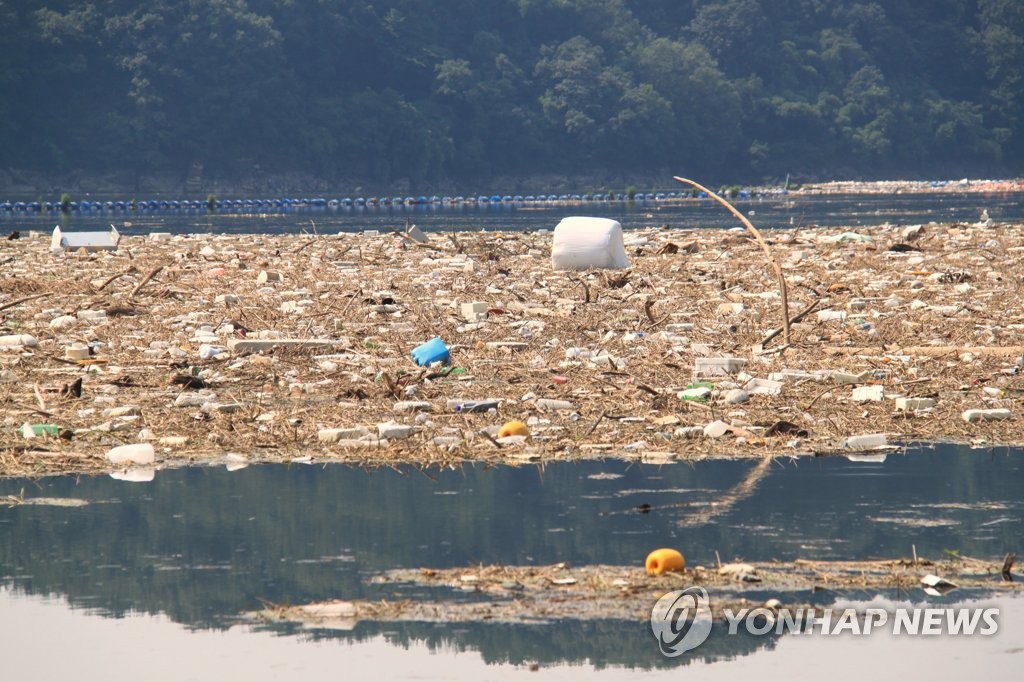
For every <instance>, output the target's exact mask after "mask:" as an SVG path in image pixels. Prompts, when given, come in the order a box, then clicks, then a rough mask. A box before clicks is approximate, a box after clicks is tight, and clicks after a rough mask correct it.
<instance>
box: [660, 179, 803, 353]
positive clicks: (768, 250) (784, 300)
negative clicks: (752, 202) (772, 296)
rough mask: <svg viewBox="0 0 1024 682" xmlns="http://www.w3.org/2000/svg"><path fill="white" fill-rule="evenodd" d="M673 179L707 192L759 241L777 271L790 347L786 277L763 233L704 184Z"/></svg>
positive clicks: (784, 332) (785, 338)
mask: <svg viewBox="0 0 1024 682" xmlns="http://www.w3.org/2000/svg"><path fill="white" fill-rule="evenodd" d="M672 179H673V180H678V181H679V182H682V183H684V184H688V185H692V186H694V187H696V188H697V189H699V190H700V191H702V192H705V193H706V194H707V195H708V196H709V197H711V198H713V199H714V200H715V201H717V202H718V203H720V204H721V205H722V206H725V208H726V209H728V210H729V212H730V213H732V214H733V215H734V216H735V217H736V219H737V220H739V221H740V222H741V223H743V225H744V227H746V228H747V231H749V232H750V234H751V235H753V237H754V239H755V240H757V243H758V244H759V245H760V246H761V250H762V251H764V255H765V258H767V259H768V262H769V263H771V264H772V268H773V269H774V270H775V277H776V278H777V279H778V281H779V292H780V293H781V294H782V330H783V337H782V338H783V339H784V341H785V343H786V344H787V345H788V344H789V342H790V338H789V290H788V289H787V287H786V277H785V276H784V275H783V274H782V268H781V267H780V266H779V262H778V261H777V260H776V259H775V256H774V254H773V253H772V250H771V248H769V246H768V243H767V242H766V241H765V240H764V238H763V237H762V236H761V233H760V232H758V230H757V228H756V227H754V225H753V224H752V223H751V222H750V221H749V220H747V217H746V216H745V215H743V214H742V213H740V212H739V211H738V210H736V207H735V206H733V205H732V204H730V203H729V202H728V201H726V200H725V199H724V198H722V197H720V196H718V195H717V194H715V193H714V192H712V191H711V190H710V189H708V188H707V187H705V186H704V185H702V184H700V183H698V182H694V181H693V180H689V179H687V178H681V177H679V176H678V175H674V176H672Z"/></svg>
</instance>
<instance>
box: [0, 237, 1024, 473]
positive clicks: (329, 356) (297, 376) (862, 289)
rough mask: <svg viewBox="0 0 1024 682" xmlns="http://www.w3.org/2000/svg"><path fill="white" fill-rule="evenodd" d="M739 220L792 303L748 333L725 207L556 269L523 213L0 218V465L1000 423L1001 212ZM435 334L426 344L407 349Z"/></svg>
mask: <svg viewBox="0 0 1024 682" xmlns="http://www.w3.org/2000/svg"><path fill="white" fill-rule="evenodd" d="M910 228H915V229H910ZM760 234H761V235H763V241H764V244H765V246H770V253H771V256H772V258H771V260H772V261H773V262H776V263H777V264H778V266H779V268H780V272H784V273H785V277H784V281H785V282H786V283H787V284H786V286H787V287H788V290H789V292H788V296H789V299H791V302H792V304H793V309H794V310H799V311H800V312H799V313H797V314H796V315H792V316H788V315H787V318H788V319H786V320H785V321H786V322H788V326H789V337H790V338H789V342H788V343H783V345H781V346H775V347H773V348H770V349H766V345H767V344H768V343H769V342H770V341H772V340H773V339H775V337H776V336H777V335H778V334H780V333H782V328H783V327H784V326H785V325H780V320H779V310H780V302H781V298H782V295H783V294H782V292H781V291H780V280H779V277H777V276H776V273H775V272H774V271H773V268H772V266H771V265H770V264H766V262H765V259H766V256H765V252H764V250H763V249H762V246H761V245H759V244H758V243H757V241H755V240H751V239H749V238H748V237H747V235H746V233H745V231H744V229H743V228H737V229H736V230H712V229H706V230H676V229H670V228H662V227H650V228H645V229H640V230H635V231H630V232H629V233H627V234H626V248H627V251H628V253H629V257H630V268H629V270H628V271H623V272H616V273H607V272H603V271H590V272H582V273H579V274H574V275H573V276H570V277H567V276H566V275H565V273H563V272H555V271H553V270H552V267H551V261H550V253H551V243H552V236H551V233H550V232H536V233H514V232H505V233H493V232H492V233H482V232H481V233H471V232H465V233H460V234H459V235H458V237H456V236H455V235H452V234H425V235H424V238H425V239H426V240H427V242H425V243H420V242H414V241H410V240H409V239H407V238H406V235H404V234H402V233H396V234H367V235H362V234H339V235H324V234H320V235H318V236H317V237H316V239H308V237H306V236H303V235H266V234H264V235H210V234H193V235H180V236H174V237H173V238H170V239H166V238H161V239H160V240H151V239H149V238H147V236H146V235H132V234H124V235H123V236H122V238H121V240H120V242H119V244H118V247H117V249H116V250H111V251H101V252H92V253H86V252H65V253H63V254H61V255H53V254H52V253H51V252H50V250H49V248H48V245H49V244H48V238H47V235H44V234H38V233H37V234H29V235H24V238H22V239H18V240H11V241H4V242H2V243H0V261H4V262H5V263H6V265H5V267H4V269H3V273H2V275H0V283H2V284H0V292H2V293H0V406H2V412H3V417H2V421H0V473H2V474H3V475H12V476H25V475H42V474H47V473H58V472H83V473H91V472H103V471H107V472H109V471H112V470H114V467H113V465H112V464H111V463H110V462H109V461H107V460H106V459H105V458H104V453H106V452H107V451H109V450H110V449H111V448H113V447H115V446H118V445H124V444H130V443H138V442H150V443H152V444H153V445H154V447H155V451H156V466H157V467H162V466H173V465H176V464H186V463H193V462H196V463H221V462H223V461H224V457H225V456H226V455H228V454H229V453H236V454H239V453H240V454H241V455H242V456H244V457H245V458H246V461H247V462H287V461H293V460H296V461H314V462H326V461H350V462H366V463H379V464H395V463H402V462H413V463H417V464H422V465H432V464H455V463H459V462H465V461H475V460H486V461H500V462H509V463H519V462H531V461H547V460H555V459H578V458H587V457H621V458H626V459H635V460H640V461H656V462H664V463H667V462H672V461H677V460H690V459H696V458H703V457H720V456H734V457H735V456H750V457H775V456H783V455H796V454H804V453H849V452H855V451H863V450H870V449H875V448H881V449H885V448H892V447H894V446H898V445H900V444H901V443H905V442H908V441H938V440H948V441H955V442H962V443H970V444H974V445H995V444H1021V443H1022V442H1024V437H1022V436H1021V433H1022V432H1021V430H1020V428H1019V425H1018V421H1017V419H1018V414H1019V412H1020V404H1021V395H1022V390H1024V385H1022V382H1021V377H1020V370H1021V368H1022V367H1024V350H1022V349H1024V312H1022V311H1021V310H1020V309H1019V307H1018V306H1016V305H1015V304H1014V302H1016V301H1019V300H1021V298H1022V297H1021V294H1022V291H1021V289H1022V277H1021V275H1020V274H1019V273H1020V272H1021V264H1022V261H1024V226H1022V225H1010V224H1004V225H996V226H987V225H981V224H977V225H968V224H929V225H924V226H909V227H908V226H900V225H893V226H882V227H877V228H871V229H870V230H862V231H855V230H852V229H850V228H830V229H823V228H814V227H805V228H803V229H801V230H799V231H796V232H795V231H785V232H782V231H773V230H762V232H761V233H760ZM908 236H912V237H913V239H912V242H913V247H914V248H913V249H906V248H902V247H900V248H893V247H898V246H899V245H901V244H907V243H908ZM670 245H685V247H677V248H672V247H671V246H670ZM261 273H263V275H265V276H261ZM463 304H471V305H470V306H469V307H468V308H466V309H468V310H471V311H472V315H471V319H470V318H469V317H467V316H466V315H465V314H464V312H463ZM435 337H437V338H440V339H442V340H443V342H444V344H445V345H446V347H447V348H448V349H449V351H450V354H451V364H450V365H447V366H418V365H417V364H416V363H415V362H414V361H413V357H412V354H411V353H412V351H413V349H415V348H417V347H419V346H420V345H422V344H424V343H426V342H427V341H429V340H431V339H433V338H435ZM69 387H71V388H70V389H69ZM875 387H877V388H875ZM695 388H707V389H708V390H707V391H704V390H697V391H694V390H693V389H695ZM865 388H869V389H870V390H866V391H865V390H860V391H858V390H857V389H865ZM865 397H867V398H870V399H866V400H865V399H863V398H865ZM901 399H902V400H901ZM472 401H477V402H476V403H474V404H478V405H480V406H481V407H480V408H479V409H472V410H462V409H460V408H459V407H458V405H462V404H464V403H465V404H468V402H472ZM480 401H484V402H480ZM551 401H555V402H551ZM897 401H900V402H899V403H897ZM410 402H411V403H414V404H417V405H418V406H417V407H416V408H415V409H412V410H410V409H409V408H407V407H404V406H402V405H400V404H402V403H410ZM551 405H560V406H561V405H567V406H568V408H567V409H561V408H559V409H550V406H551ZM126 407H130V408H132V409H129V410H121V409H120V408H126ZM978 410H988V411H991V410H997V411H999V412H986V413H985V414H999V415H1001V416H1000V418H999V419H966V418H962V415H964V414H965V413H968V411H978ZM971 414H972V415H974V414H980V413H979V412H971ZM1003 415H1006V416H1003ZM510 420H518V421H521V422H523V423H524V424H525V425H526V426H527V428H528V431H529V436H527V437H524V436H515V437H512V438H514V440H508V439H507V438H499V437H498V434H499V431H500V428H501V426H502V425H503V424H505V423H506V422H508V421H510ZM392 422H393V423H394V425H392V426H390V427H387V428H384V429H383V430H382V428H379V426H380V425H385V424H389V423H392ZM780 424H785V425H787V426H786V427H785V428H781V427H779V426H778V425H780ZM26 425H28V428H27V429H26ZM398 427H409V429H404V428H398ZM712 427H713V428H712ZM354 429H363V432H354V431H352V430H354ZM331 430H335V431H334V432H333V433H334V436H332V437H331V438H326V437H321V434H322V433H324V432H327V433H332V431H331ZM36 431H38V432H39V433H38V434H37V433H36ZM340 432H345V433H346V434H347V435H345V437H343V438H342V437H335V436H337V434H338V433H340ZM348 432H352V433H348ZM385 432H386V433H387V434H392V435H386V436H382V435H381V434H382V433H385ZM356 433H362V434H363V435H354V434H356ZM28 434H31V435H28ZM394 434H402V435H401V437H394ZM343 435H344V434H343ZM496 446H497V447H496Z"/></svg>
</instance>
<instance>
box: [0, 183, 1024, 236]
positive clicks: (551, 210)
mask: <svg viewBox="0 0 1024 682" xmlns="http://www.w3.org/2000/svg"><path fill="white" fill-rule="evenodd" d="M1022 200H1024V194H1022V193H1020V192H1005V193H995V194H982V193H952V192H951V193H930V194H886V195H877V194H846V195H818V196H802V195H797V194H788V195H777V196H765V197H754V198H749V199H736V200H735V202H734V203H735V205H736V207H737V208H738V209H740V210H741V211H743V212H744V213H745V214H746V215H747V216H748V217H749V218H750V220H751V222H753V224H754V225H755V226H756V227H758V228H763V229H769V228H788V227H807V226H810V225H822V226H852V227H871V226H876V225H883V224H886V223H890V224H917V223H926V222H955V221H958V222H966V223H972V222H975V221H977V220H978V218H979V216H980V214H981V210H982V209H986V210H987V211H988V213H989V215H990V216H991V217H992V219H993V220H995V221H997V222H1015V221H1016V222H1021V221H1024V201H1022ZM256 211H257V212H254V211H252V210H251V209H250V210H248V211H243V210H242V209H221V210H218V211H217V212H216V213H212V214H211V213H208V212H207V211H206V210H205V209H201V210H200V209H189V210H161V211H149V210H140V211H126V210H120V211H119V210H112V211H107V210H97V211H84V212H83V211H76V212H72V213H70V214H67V215H60V214H56V215H55V214H53V213H47V212H41V213H25V212H0V228H2V229H5V230H14V229H17V230H52V229H53V227H54V225H55V224H56V223H61V226H62V229H65V230H100V229H108V228H109V226H110V225H111V224H113V225H115V226H116V227H117V228H118V230H120V231H121V232H122V233H124V234H145V233H148V232H175V233H193V232H216V233H299V232H313V231H314V230H315V231H317V232H318V233H336V232H359V231H362V230H380V231H387V230H395V229H400V228H403V227H404V226H405V224H406V222H407V221H408V222H411V223H415V224H416V225H418V226H419V227H420V228H422V229H424V230H427V231H438V230H444V231H448V230H492V231H493V230H536V229H551V228H553V227H554V226H555V225H557V224H558V221H559V220H561V219H562V218H564V217H566V216H570V215H590V216H604V217H609V218H614V219H615V220H618V221H619V222H620V223H621V224H622V226H623V228H625V229H631V228H639V227H660V226H662V225H668V226H669V227H673V228H698V227H736V226H738V222H737V221H736V220H735V219H734V218H733V217H732V216H731V215H730V214H729V213H728V212H727V211H725V210H724V209H723V208H722V207H721V206H720V205H719V204H717V203H716V202H714V201H713V200H711V199H703V200H697V199H692V200H686V201H639V202H615V201H612V202H608V201H603V202H597V201H590V202H573V203H559V204H551V203H543V204H529V203H500V204H461V205H456V206H439V205H415V206H380V207H365V206H364V207H348V208H345V207H339V208H319V209H317V208H303V209H292V210H281V209H277V208H274V209H271V208H264V209H257V210H256Z"/></svg>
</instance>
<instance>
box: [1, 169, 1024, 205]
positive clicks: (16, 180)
mask: <svg viewBox="0 0 1024 682" xmlns="http://www.w3.org/2000/svg"><path fill="white" fill-rule="evenodd" d="M694 179H696V180H698V181H700V182H702V183H703V184H705V185H707V186H708V187H710V188H712V189H716V190H717V189H719V188H721V187H730V188H742V189H744V190H748V191H751V192H755V193H764V194H773V193H778V192H781V191H784V190H785V183H784V182H782V181H780V182H779V183H778V184H768V185H766V184H757V183H752V184H737V183H735V182H731V181H726V182H714V181H711V180H709V179H707V178H701V177H699V175H696V176H695V177H694ZM630 188H633V189H635V191H637V192H644V193H648V192H673V191H674V192H682V191H688V189H689V188H687V187H685V186H683V185H681V184H679V183H677V182H674V181H673V180H672V176H671V174H670V173H667V172H666V173H665V174H664V175H662V174H660V173H659V174H657V175H652V176H645V177H638V178H624V177H616V178H610V177H597V176H595V177H585V176H580V177H570V176H561V175H550V176H548V175H543V176H536V175H534V176H528V177H523V178H512V177H500V178H494V179H493V180H492V181H490V182H486V183H482V185H481V186H477V187H471V188H467V187H460V186H456V185H454V184H451V183H441V184H438V185H426V186H422V187H413V183H410V182H409V181H408V180H398V181H396V182H395V183H393V184H392V185H390V186H387V187H368V186H363V185H362V184H361V183H359V182H358V181H357V180H355V179H352V178H346V179H338V180H326V179H324V178H318V177H314V176H309V175H305V174H294V175H291V174H283V175H279V176H272V177H259V178H239V179H234V180H220V179H204V180H201V181H198V180H193V181H189V182H183V181H182V179H181V178H180V177H173V178H172V177H167V176H163V175H160V174H155V175H152V176H146V177H143V178H139V179H137V180H134V181H133V180H132V179H131V178H127V177H122V176H120V175H118V176H106V175H99V176H93V175H88V174H84V173H73V174H68V175H65V176H61V177H46V176H43V175H41V174H39V173H34V172H19V171H14V170H11V169H0V203H3V202H5V201H10V202H15V201H24V202H29V201H51V202H55V201H59V200H60V198H61V195H63V194H65V193H66V194H68V195H69V196H70V198H71V200H72V201H81V200H85V199H88V200H97V199H103V200H107V199H110V200H115V199H121V200H125V201H128V200H133V199H136V200H142V199H147V200H148V199H166V200H183V199H189V200H203V201H205V200H206V199H207V198H208V197H210V196H215V197H217V198H220V199H247V198H252V199H255V198H257V197H260V198H264V197H284V196H291V197H297V196H305V197H313V196H323V197H328V198H338V199H341V198H343V197H352V198H353V199H354V198H355V197H359V196H362V197H374V196H376V197H397V196H401V197H405V196H410V195H411V196H420V195H427V196H430V195H440V196H457V195H460V194H461V195H466V196H470V195H472V196H477V195H486V196H491V195H494V194H499V195H502V196H504V195H506V194H507V195H524V196H525V195H530V194H559V195H561V194H583V193H594V192H599V193H600V192H614V193H617V194H622V193H626V192H628V191H629V189H630ZM789 190H790V191H792V192H796V193H801V194H899V193H933V192H959V193H963V192H1024V177H1017V178H1002V179H992V178H946V179H932V180H909V179H896V180H829V181H820V182H819V181H806V180H799V179H794V180H792V181H791V182H790V184H789Z"/></svg>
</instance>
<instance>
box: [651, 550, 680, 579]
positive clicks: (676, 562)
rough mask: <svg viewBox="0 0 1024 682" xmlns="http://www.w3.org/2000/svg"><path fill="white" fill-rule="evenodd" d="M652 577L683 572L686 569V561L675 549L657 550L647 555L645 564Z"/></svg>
mask: <svg viewBox="0 0 1024 682" xmlns="http://www.w3.org/2000/svg"><path fill="white" fill-rule="evenodd" d="M644 565H645V566H646V567H647V572H648V573H649V574H650V575H661V574H662V573H666V572H669V571H682V570H683V569H685V568H686V559H684V558H683V555H682V554H680V553H679V552H677V551H676V550H674V549H667V548H662V549H656V550H654V551H653V552H651V553H650V554H648V555H647V561H646V562H644Z"/></svg>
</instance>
